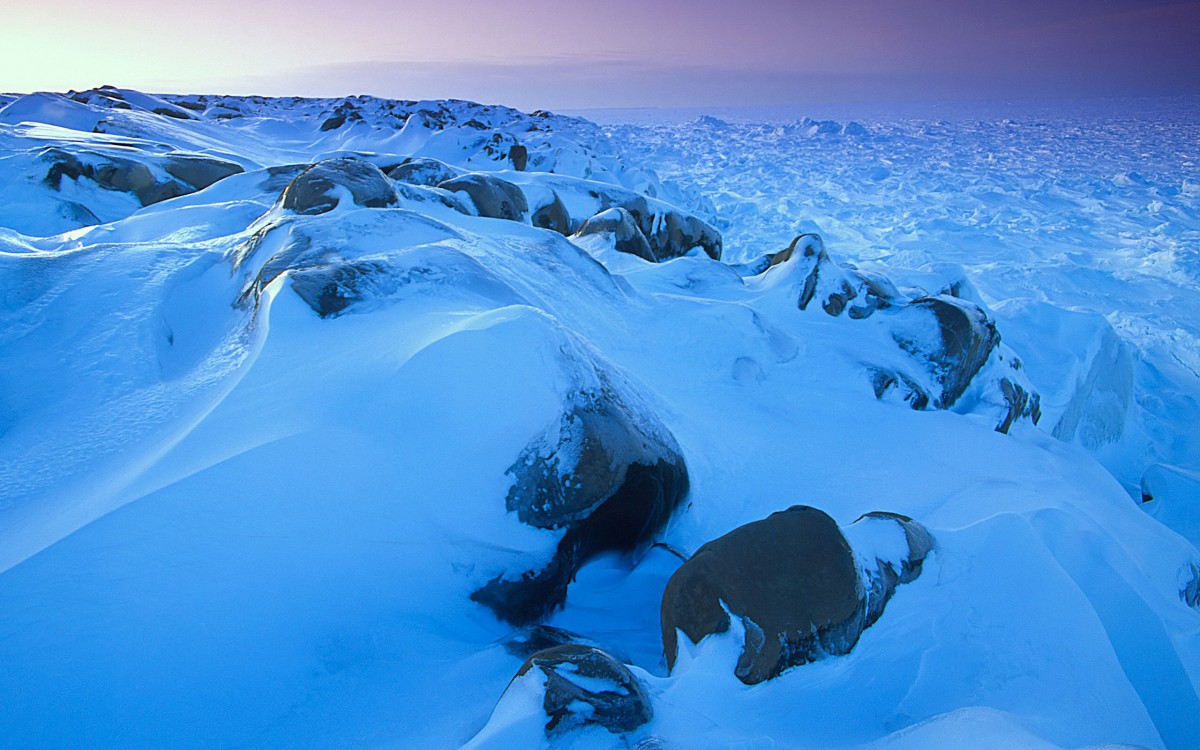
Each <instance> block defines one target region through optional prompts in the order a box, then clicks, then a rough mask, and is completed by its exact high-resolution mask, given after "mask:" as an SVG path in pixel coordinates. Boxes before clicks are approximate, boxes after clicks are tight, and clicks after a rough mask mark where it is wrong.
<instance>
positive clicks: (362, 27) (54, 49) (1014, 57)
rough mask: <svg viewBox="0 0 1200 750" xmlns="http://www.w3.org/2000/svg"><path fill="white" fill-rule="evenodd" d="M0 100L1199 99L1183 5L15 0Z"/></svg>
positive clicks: (959, 0) (1159, 0)
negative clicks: (108, 88) (56, 95)
mask: <svg viewBox="0 0 1200 750" xmlns="http://www.w3.org/2000/svg"><path fill="white" fill-rule="evenodd" d="M4 25H5V31H4V32H3V41H4V44H3V45H0V90H5V91H32V90H47V89H48V90H66V89H70V88H74V89H83V88H89V87H92V86H97V85H100V84H104V83H111V84H114V85H118V86H126V87H131V88H141V89H144V90H150V91H175V92H211V93H217V92H220V93H240V94H248V93H260V94H269V95H285V94H295V95H306V96H340V95H346V94H353V93H369V94H376V95H380V96H388V97H397V98H447V97H455V98H467V99H475V100H482V101H490V102H499V103H505V104H511V105H514V106H518V107H522V108H526V109H532V108H538V107H541V108H557V109H565V108H586V107H619V106H629V107H635V106H672V107H682V106H734V105H756V104H757V105H772V104H802V103H805V102H809V101H822V102H852V101H934V100H964V99H968V100H969V99H996V98H1047V97H1062V98H1071V97H1092V96H1128V95H1138V94H1145V95H1160V94H1200V43H1197V41H1196V37H1197V36H1198V35H1200V0H1186V1H1184V2H1179V1H1177V0H1176V1H1172V0H892V1H891V2H880V1H879V0H876V1H875V2H866V1H865V0H791V1H789V0H741V2H738V3H729V2H717V1H716V0H609V1H608V2H605V3H603V4H599V5H583V4H579V3H567V2H562V0H510V2H508V3H506V4H505V3H495V4H493V3H481V2H477V1H476V0H436V1H434V0H426V1H425V2H411V1H410V0H347V2H343V3H341V4H339V5H333V4H329V3H318V2H316V1H315V0H290V1H288V2H285V1H284V0H251V1H250V2H247V1H246V0H209V1H208V2H207V3H205V4H203V5H201V4H197V3H190V4H184V3H179V2H163V1H161V0H159V1H155V0H110V1H109V2H100V1H98V0H40V1H36V2H35V0H16V2H15V3H12V7H10V8H8V9H7V10H6V12H5V24H4Z"/></svg>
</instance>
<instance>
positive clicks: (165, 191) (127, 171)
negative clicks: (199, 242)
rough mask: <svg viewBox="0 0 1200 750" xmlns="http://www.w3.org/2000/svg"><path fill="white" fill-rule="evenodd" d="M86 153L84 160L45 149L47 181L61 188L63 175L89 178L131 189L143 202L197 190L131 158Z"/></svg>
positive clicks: (103, 184) (122, 189)
mask: <svg viewBox="0 0 1200 750" xmlns="http://www.w3.org/2000/svg"><path fill="white" fill-rule="evenodd" d="M87 156H88V157H89V159H88V161H86V162H85V161H83V160H82V159H80V158H79V157H78V156H76V155H75V154H72V153H69V152H67V151H64V150H62V149H58V148H50V149H46V150H45V151H43V152H42V153H41V155H40V157H41V159H42V160H44V161H49V162H50V168H49V170H47V172H46V177H45V179H44V182H45V184H46V185H48V186H50V187H52V188H54V189H55V190H59V189H61V185H62V179H63V178H64V177H66V178H68V179H74V180H78V179H80V178H86V179H89V180H91V181H93V182H95V183H96V184H97V185H98V186H100V187H102V188H104V189H105V190H112V191H116V192H123V193H132V194H133V195H134V196H135V197H136V198H137V199H138V201H139V202H140V203H141V204H142V205H143V206H149V205H151V204H154V203H158V202H160V201H164V200H167V199H168V198H175V197H177V196H180V195H187V194H188V193H192V192H195V191H194V190H193V189H192V188H191V187H190V186H188V185H185V184H184V183H182V182H179V181H178V180H175V179H173V178H169V177H168V178H166V179H160V178H158V177H157V176H156V175H155V173H154V172H153V171H152V170H151V169H150V167H148V166H146V165H145V164H143V163H141V162H138V161H134V160H132V159H124V158H120V157H114V156H109V155H107V154H105V155H101V154H91V153H89V154H87Z"/></svg>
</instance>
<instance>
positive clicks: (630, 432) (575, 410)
mask: <svg viewBox="0 0 1200 750" xmlns="http://www.w3.org/2000/svg"><path fill="white" fill-rule="evenodd" d="M592 370H593V373H594V375H593V377H594V378H595V382H594V384H592V385H589V386H585V387H581V388H579V389H577V390H576V391H574V392H573V397H572V399H571V402H570V403H568V404H567V405H566V408H565V410H564V413H563V415H562V417H561V419H560V421H559V423H558V424H556V425H553V426H551V427H550V428H549V429H548V430H547V432H546V434H545V435H543V436H542V437H539V438H537V439H535V440H534V441H532V442H531V443H530V444H529V445H528V446H527V447H526V448H525V450H524V451H522V453H521V455H520V456H519V457H518V458H517V460H516V461H515V462H514V463H513V465H512V466H510V467H509V469H508V471H507V473H508V474H509V475H511V476H512V477H513V479H514V482H513V485H512V487H511V489H510V490H509V492H508V495H507V497H506V499H505V504H506V507H507V508H508V510H509V511H511V512H513V513H516V514H517V517H518V518H519V519H520V520H521V521H522V522H523V523H526V524H529V525H530V526H534V527H537V528H540V529H563V530H565V533H564V534H563V536H562V538H561V539H560V541H559V543H558V547H557V549H556V550H555V554H554V557H553V558H552V559H551V561H550V562H549V563H548V564H546V566H545V567H543V568H542V569H540V570H532V571H527V572H525V573H523V574H521V575H520V576H519V577H517V578H515V579H514V578H512V577H510V576H504V575H502V576H499V577H497V578H495V579H493V580H492V581H490V582H489V583H488V584H487V585H485V586H484V587H482V588H480V589H479V590H477V591H476V592H474V593H473V594H472V595H471V598H472V599H474V600H475V601H477V602H479V603H481V604H484V605H485V606H487V607H489V608H491V610H492V611H493V612H495V613H496V615H497V616H498V617H500V618H501V619H503V620H506V621H508V622H510V623H513V624H516V625H524V624H527V623H531V622H535V621H537V620H539V619H541V618H543V617H545V616H546V615H548V614H550V613H551V612H552V611H554V610H555V609H557V608H558V607H560V606H561V605H562V604H563V602H564V601H565V600H566V595H567V585H568V584H569V583H570V582H571V580H572V579H573V578H574V576H575V573H576V571H578V569H579V567H580V566H582V565H583V564H584V563H585V562H586V561H587V560H589V559H591V558H592V557H594V556H595V555H597V554H599V553H601V552H605V551H616V552H629V551H633V550H636V549H638V548H640V547H643V546H645V545H648V544H649V543H651V542H652V541H653V539H654V536H655V535H656V534H658V532H660V531H661V530H662V529H663V527H664V526H666V523H667V521H668V520H669V519H670V517H671V515H672V513H674V511H675V509H676V508H678V507H679V506H680V504H682V502H683V500H684V498H685V497H686V496H687V494H688V489H689V482H688V474H687V467H686V465H685V464H684V460H683V457H682V455H680V451H679V446H678V444H677V443H676V442H675V438H674V436H672V435H671V433H670V432H669V431H668V430H667V429H666V427H664V426H663V425H662V424H661V423H660V422H659V421H658V420H657V419H656V418H655V417H654V416H653V415H652V414H651V413H649V410H648V407H647V406H646V405H645V404H643V403H641V402H640V399H636V398H635V397H634V395H633V394H632V393H631V392H627V393H625V394H622V393H621V389H619V388H618V387H617V386H616V384H615V383H614V382H613V380H612V378H611V377H610V376H609V375H608V373H607V372H606V370H604V369H603V367H602V366H600V365H598V363H596V364H594V365H593V366H592Z"/></svg>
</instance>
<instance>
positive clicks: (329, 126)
mask: <svg viewBox="0 0 1200 750" xmlns="http://www.w3.org/2000/svg"><path fill="white" fill-rule="evenodd" d="M345 124H346V115H344V114H336V115H333V116H331V117H329V118H328V119H326V120H325V122H323V123H321V127H320V131H321V132H322V133H326V132H328V131H330V130H337V129H338V128H340V127H341V126H343V125H345Z"/></svg>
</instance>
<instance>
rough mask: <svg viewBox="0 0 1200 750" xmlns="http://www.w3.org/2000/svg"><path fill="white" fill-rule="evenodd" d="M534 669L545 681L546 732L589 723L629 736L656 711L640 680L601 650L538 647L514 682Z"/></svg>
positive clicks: (573, 646) (528, 676)
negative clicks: (541, 649) (543, 648)
mask: <svg viewBox="0 0 1200 750" xmlns="http://www.w3.org/2000/svg"><path fill="white" fill-rule="evenodd" d="M534 671H537V672H540V673H541V676H542V677H544V678H545V681H546V687H545V697H544V698H543V700H542V708H543V710H544V711H545V712H546V718H547V721H546V734H547V736H557V735H561V734H564V733H566V732H570V731H572V730H575V729H580V728H582V727H586V726H598V727H603V728H604V729H607V730H608V731H609V732H612V733H613V734H627V733H629V732H632V731H634V730H636V729H637V728H638V727H640V726H642V725H644V724H646V723H647V722H648V721H650V719H651V717H652V716H653V715H654V712H653V709H652V708H651V705H650V698H649V696H648V695H647V694H646V689H645V687H644V686H643V685H642V682H641V680H639V679H638V678H637V677H635V676H634V674H633V673H632V672H630V671H629V668H628V667H626V666H625V665H624V664H622V663H621V662H619V661H617V660H616V659H614V658H613V657H611V656H609V655H608V654H606V653H605V652H603V651H601V650H600V649H598V648H593V647H591V646H582V645H578V644H570V645H565V646H556V647H554V648H549V649H546V650H544V651H539V652H537V653H535V654H534V655H532V656H530V657H529V659H527V660H526V661H525V663H524V664H523V665H522V666H521V669H520V670H519V671H518V672H517V676H516V677H514V678H513V683H517V682H518V681H520V680H524V679H529V678H530V677H531V676H533V675H532V673H533V672H534ZM511 687H512V686H511V685H510V689H511Z"/></svg>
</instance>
